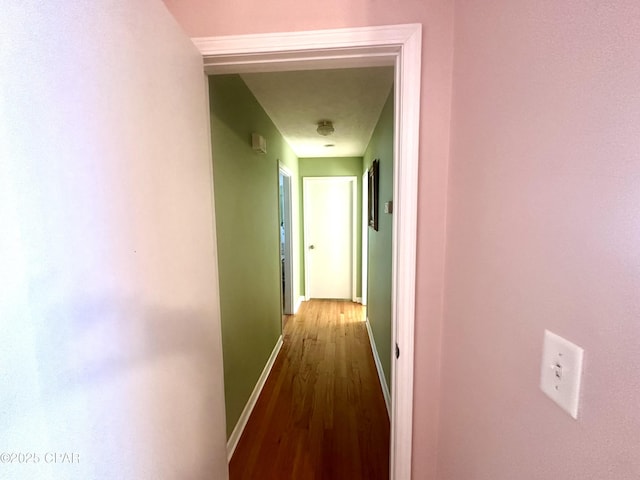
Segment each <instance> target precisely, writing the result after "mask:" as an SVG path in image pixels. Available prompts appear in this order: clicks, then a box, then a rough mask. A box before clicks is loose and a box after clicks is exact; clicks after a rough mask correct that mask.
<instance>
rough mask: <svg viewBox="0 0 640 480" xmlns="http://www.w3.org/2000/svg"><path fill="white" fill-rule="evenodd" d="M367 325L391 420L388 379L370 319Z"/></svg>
mask: <svg viewBox="0 0 640 480" xmlns="http://www.w3.org/2000/svg"><path fill="white" fill-rule="evenodd" d="M365 324H366V325H367V333H368V334H369V342H370V343H371V351H372V352H373V360H374V362H375V363H376V370H378V379H379V380H380V387H382V396H383V397H384V403H385V405H386V406H387V415H389V418H391V395H390V394H389V387H387V379H386V378H385V377H384V370H383V369H382V363H380V357H379V356H378V349H377V348H376V341H375V340H374V338H373V332H372V331H371V325H370V324H369V317H367V321H366V322H365Z"/></svg>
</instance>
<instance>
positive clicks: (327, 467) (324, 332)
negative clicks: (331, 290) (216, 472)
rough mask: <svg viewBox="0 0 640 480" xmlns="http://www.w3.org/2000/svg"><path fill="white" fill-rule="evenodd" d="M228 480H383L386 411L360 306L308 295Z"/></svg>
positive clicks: (292, 319) (290, 324)
mask: <svg viewBox="0 0 640 480" xmlns="http://www.w3.org/2000/svg"><path fill="white" fill-rule="evenodd" d="M229 471H230V479H231V480H254V479H260V480H262V479H278V480H286V479H296V480H307V479H308V480H316V479H317V480H333V479H350V480H352V479H353V480H357V479H367V480H369V479H370V480H383V479H388V475H389V473H388V472H389V418H388V416H387V411H386V407H385V403H384V397H383V395H382V390H381V389H380V385H379V383H378V375H377V372H376V367H375V363H374V360H373V356H372V353H371V347H370V343H369V339H368V337H367V331H366V326H365V323H364V307H362V306H360V305H357V304H355V303H352V302H347V301H336V300H311V301H309V302H304V303H303V305H302V306H301V308H300V310H299V313H297V314H296V315H292V316H288V318H287V321H286V323H285V326H284V332H283V345H282V349H281V350H280V354H279V355H278V358H277V359H276V361H275V363H274V365H273V368H272V370H271V373H270V375H269V378H268V379H267V382H266V383H265V386H264V388H263V390H262V393H261V395H260V398H259V399H258V401H257V403H256V406H255V408H254V410H253V413H252V414H251V417H250V418H249V421H248V422H247V426H246V428H245V430H244V432H243V435H242V437H241V439H240V441H239V442H238V446H237V447H236V450H235V453H234V455H233V458H232V459H231V462H230V464H229Z"/></svg>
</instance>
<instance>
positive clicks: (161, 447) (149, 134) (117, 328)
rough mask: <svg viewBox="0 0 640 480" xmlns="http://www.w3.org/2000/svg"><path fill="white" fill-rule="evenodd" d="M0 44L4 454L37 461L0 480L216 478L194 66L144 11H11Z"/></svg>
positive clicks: (108, 6)
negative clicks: (67, 459)
mask: <svg viewBox="0 0 640 480" xmlns="http://www.w3.org/2000/svg"><path fill="white" fill-rule="evenodd" d="M0 38H2V42H1V43H0V65H2V67H1V69H2V70H1V73H0V119H1V120H0V339H2V340H1V341H2V344H1V345H0V372H1V373H0V405H1V407H0V411H1V414H0V452H6V451H10V452H25V453H36V454H38V455H39V457H40V463H38V464H37V465H34V464H29V465H24V464H10V465H8V464H4V465H0V478H11V479H12V480H14V479H23V478H24V479H33V478H53V479H65V480H68V479H83V480H84V479H89V478H95V479H110V478H114V479H115V478H118V479H140V480H144V479H151V478H154V479H176V480H177V479H180V480H185V479H204V478H208V479H210V478H216V479H218V478H226V477H227V473H226V458H225V426H224V414H223V413H224V412H223V409H224V407H223V405H224V401H223V400H224V399H223V393H222V392H223V389H222V365H221V346H220V326H219V313H218V310H219V308H218V302H217V299H218V293H217V276H216V265H215V256H214V255H215V243H214V239H215V235H214V232H213V222H212V220H213V217H212V185H211V174H210V158H209V149H208V137H209V132H208V124H207V110H206V105H207V102H206V97H205V83H204V78H203V74H202V68H201V60H200V58H199V55H198V54H197V52H196V51H195V49H194V48H193V47H192V46H191V44H190V42H189V40H188V39H187V38H186V37H185V35H184V34H183V33H182V32H181V31H180V30H179V28H178V27H177V26H176V25H175V23H174V21H173V19H172V18H171V16H170V15H169V14H168V13H167V11H166V10H165V7H164V6H163V5H162V4H161V3H160V2H156V1H152V0H136V1H135V2H130V1H127V0H103V1H100V2H83V1H80V0H51V1H47V2H40V1H36V0H28V1H22V0H20V1H18V0H15V1H13V0H10V1H9V2H3V5H2V11H1V12H0ZM48 452H73V453H77V454H78V457H75V458H79V460H80V463H79V464H73V465H61V464H51V463H49V464H47V463H46V462H45V461H44V459H45V457H44V455H45V454H46V453H48ZM49 459H51V457H49Z"/></svg>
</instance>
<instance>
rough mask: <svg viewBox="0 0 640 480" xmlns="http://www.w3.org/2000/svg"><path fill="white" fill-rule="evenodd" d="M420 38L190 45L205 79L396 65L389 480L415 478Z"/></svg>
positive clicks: (389, 33) (286, 38) (390, 34)
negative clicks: (397, 353) (201, 63)
mask: <svg viewBox="0 0 640 480" xmlns="http://www.w3.org/2000/svg"><path fill="white" fill-rule="evenodd" d="M421 37H422V26H421V25H420V24H411V25H393V26H383V27H365V28H347V29H337V30H317V31H310V32H292V33H273V34H254V35H233V36H224V37H207V38H194V39H193V42H194V44H195V45H196V47H197V48H198V50H199V51H200V53H201V54H202V56H203V60H204V69H205V72H206V73H208V74H213V73H243V72H249V71H260V72H266V71H277V70H300V69H319V68H339V67H354V66H372V65H394V66H395V94H394V102H395V115H394V166H393V168H394V191H393V204H394V212H395V213H394V215H393V266H392V277H393V278H392V292H391V301H392V317H393V318H392V342H393V344H397V345H398V346H399V348H400V356H399V358H397V359H396V358H393V359H392V362H391V370H392V379H393V384H392V391H391V398H392V406H391V448H390V478H391V479H392V480H409V479H410V478H411V456H412V450H411V445H412V434H413V367H414V365H413V351H414V343H413V342H414V338H413V336H414V327H415V296H416V293H415V274H416V223H417V208H418V203H417V198H418V195H417V193H418V183H417V182H418V180H417V179H418V145H419V134H420V128H419V122H420V79H421V55H422V54H421V47H422V40H421ZM214 141H215V139H214ZM393 344H392V351H395V345H393Z"/></svg>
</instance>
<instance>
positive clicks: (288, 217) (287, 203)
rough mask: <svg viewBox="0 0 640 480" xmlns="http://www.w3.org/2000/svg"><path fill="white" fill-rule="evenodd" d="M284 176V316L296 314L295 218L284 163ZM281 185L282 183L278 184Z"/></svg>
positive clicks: (280, 167) (289, 176) (280, 170)
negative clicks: (294, 287) (294, 276)
mask: <svg viewBox="0 0 640 480" xmlns="http://www.w3.org/2000/svg"><path fill="white" fill-rule="evenodd" d="M280 175H282V178H283V182H282V192H283V197H284V198H283V204H284V209H283V211H282V219H283V223H284V266H283V268H284V272H283V274H284V278H285V282H284V292H282V293H283V297H284V304H283V305H282V313H283V315H292V314H293V313H294V311H293V310H294V297H293V292H294V289H293V285H294V279H293V245H292V243H293V242H292V239H293V237H292V233H293V232H292V231H291V226H292V222H293V216H292V214H291V207H292V205H291V182H292V174H291V171H290V170H289V169H288V168H287V167H285V166H284V165H283V164H282V163H280V162H278V176H280ZM278 183H280V182H278ZM278 193H279V192H278Z"/></svg>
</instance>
